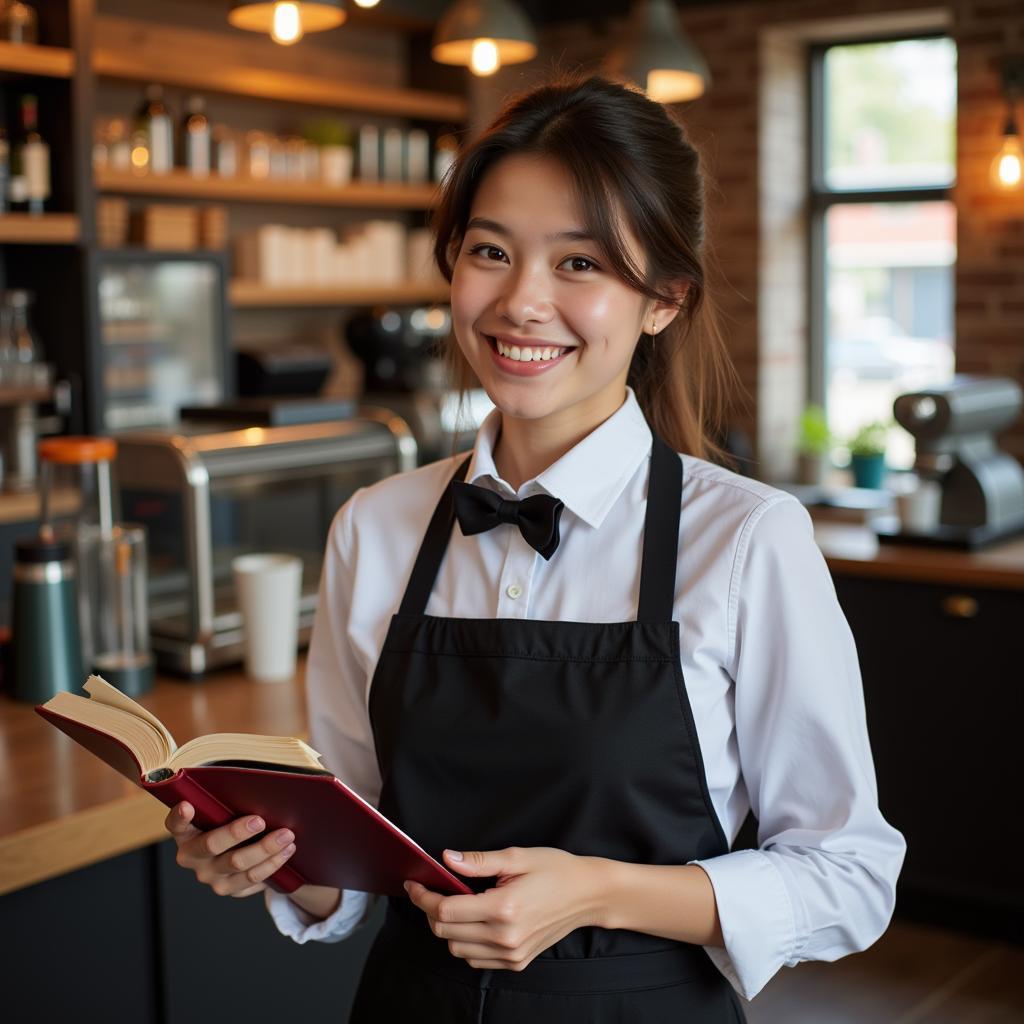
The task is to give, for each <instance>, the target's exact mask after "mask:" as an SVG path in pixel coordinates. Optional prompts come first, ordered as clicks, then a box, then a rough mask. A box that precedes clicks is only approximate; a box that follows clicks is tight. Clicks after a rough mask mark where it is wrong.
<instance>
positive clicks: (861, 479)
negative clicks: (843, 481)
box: [850, 454, 885, 491]
mask: <svg viewBox="0 0 1024 1024" xmlns="http://www.w3.org/2000/svg"><path fill="white" fill-rule="evenodd" d="M850 465H851V466H852V468H853V482H854V484H856V486H857V487H872V488H874V489H875V490H876V491H877V490H881V488H882V481H883V480H884V479H885V455H884V454H878V455H852V456H851V457H850Z"/></svg>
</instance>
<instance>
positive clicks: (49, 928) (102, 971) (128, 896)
mask: <svg viewBox="0 0 1024 1024" xmlns="http://www.w3.org/2000/svg"><path fill="white" fill-rule="evenodd" d="M151 875H152V855H151V851H150V850H134V851H133V852H131V853H126V854H124V855H123V856H120V857H114V858H112V859H110V860H106V861H102V862H100V863H99V864H93V865H92V866H91V867H87V868H82V869H81V870H80V871H73V872H71V873H70V874H67V875H61V876H60V877H59V878H53V879H51V880H50V881H48V882H40V883H39V884H38V885H32V886H29V888H27V889H20V890H17V891H16V892H11V893H7V894H6V895H5V896H0V936H2V939H0V945H2V948H3V961H2V963H3V966H2V968H0V977H2V978H3V980H4V985H3V1000H4V1005H3V1011H2V1012H0V1016H2V1018H3V1019H4V1020H5V1021H11V1022H15V1021H18V1022H22V1021H24V1022H28V1021H33V1022H35V1021H38V1022H40V1024H43V1022H49V1021H54V1022H55V1021H74V1024H109V1022H110V1021H131V1022H132V1024H160V1021H161V1019H162V1018H161V1017H160V1015H159V1006H158V992H159V977H158V975H159V971H158V966H157V948H158V947H157V943H156V919H155V915H154V910H153V901H152V900H151V899H150V889H149V880H150V878H151Z"/></svg>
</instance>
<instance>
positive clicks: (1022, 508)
mask: <svg viewBox="0 0 1024 1024" xmlns="http://www.w3.org/2000/svg"><path fill="white" fill-rule="evenodd" d="M1021 407H1022V391H1021V387H1020V385H1019V384H1017V382H1016V381H1014V380H1011V379H1009V378H1006V377H983V376H979V375H974V374H957V375H956V376H955V377H954V378H953V380H952V381H951V382H950V383H948V384H943V385H939V386H936V387H932V388H928V389H926V390H924V391H917V392H913V393H911V394H905V395H900V396H899V397H898V398H897V399H896V401H895V402H894V404H893V415H894V416H895V418H896V421H897V422H898V423H899V424H900V425H901V426H902V427H904V428H905V429H906V430H907V431H909V432H910V433H911V434H912V435H913V436H914V440H915V448H916V458H915V462H914V469H915V471H916V472H917V473H918V475H919V476H920V477H922V478H923V479H930V480H935V481H937V482H938V483H939V485H940V487H941V511H940V515H939V525H938V526H937V527H936V529H935V530H934V531H933V533H932V534H926V535H921V534H913V535H910V534H901V533H900V532H899V531H898V529H896V528H893V529H886V528H883V527H876V530H877V532H878V534H879V539H880V540H898V541H899V542H900V543H915V544H938V545H943V546H950V547H961V548H980V547H983V546H985V545H988V544H991V543H993V542H995V541H997V540H1001V539H1003V538H1006V537H1009V536H1012V535H1013V534H1016V533H1020V532H1022V531H1024V469H1022V468H1021V465H1020V463H1019V462H1018V461H1017V460H1016V459H1015V458H1014V457H1013V456H1012V455H1009V454H1008V453H1007V452H1004V451H1001V450H1000V449H999V447H998V446H997V444H996V440H995V435H996V434H997V433H998V432H999V431H1000V430H1005V429H1006V428H1007V427H1008V426H1010V425H1011V424H1012V423H1014V422H1015V421H1016V419H1017V418H1018V416H1019V415H1020V412H1021Z"/></svg>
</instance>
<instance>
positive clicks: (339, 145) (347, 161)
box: [302, 117, 354, 186]
mask: <svg viewBox="0 0 1024 1024" xmlns="http://www.w3.org/2000/svg"><path fill="white" fill-rule="evenodd" d="M302 134H303V136H304V137H305V138H306V139H308V140H309V141H310V142H312V143H313V144H314V145H315V146H318V147H319V149H320V177H321V178H322V179H323V182H324V184H325V185H334V186H341V185H347V184H348V183H349V182H350V181H351V180H352V165H353V162H354V150H353V145H352V143H353V139H354V136H353V134H352V129H351V128H350V127H349V126H348V125H347V124H346V123H345V122H344V121H339V120H338V119H337V118H331V117H325V118H321V119H320V120H318V121H310V122H309V123H308V124H306V126H305V127H304V128H303V130H302Z"/></svg>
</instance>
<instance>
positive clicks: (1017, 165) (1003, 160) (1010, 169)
mask: <svg viewBox="0 0 1024 1024" xmlns="http://www.w3.org/2000/svg"><path fill="white" fill-rule="evenodd" d="M992 181H993V182H994V183H995V184H996V185H997V186H998V187H999V188H1002V189H1006V190H1007V191H1009V190H1011V189H1018V188H1020V187H1021V184H1022V183H1024V151H1022V150H1021V146H1020V136H1019V135H1017V134H1010V135H1007V136H1006V138H1005V139H1003V148H1002V149H1001V150H999V152H998V153H997V154H996V158H995V160H993V161H992Z"/></svg>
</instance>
